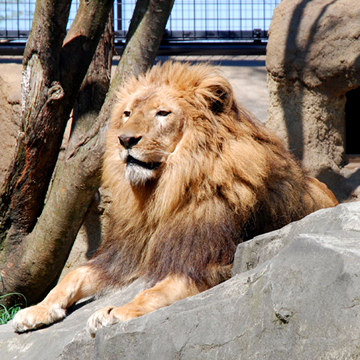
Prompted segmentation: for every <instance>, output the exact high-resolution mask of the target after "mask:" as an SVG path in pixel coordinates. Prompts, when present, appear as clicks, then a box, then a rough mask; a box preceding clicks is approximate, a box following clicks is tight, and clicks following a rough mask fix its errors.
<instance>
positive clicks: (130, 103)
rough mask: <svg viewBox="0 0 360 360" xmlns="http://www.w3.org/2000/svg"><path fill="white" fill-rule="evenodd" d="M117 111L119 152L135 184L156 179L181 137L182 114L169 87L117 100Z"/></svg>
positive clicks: (128, 174) (126, 170)
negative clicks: (121, 101) (118, 102)
mask: <svg viewBox="0 0 360 360" xmlns="http://www.w3.org/2000/svg"><path fill="white" fill-rule="evenodd" d="M118 106H119V108H118V109H117V111H116V114H117V117H118V119H115V121H118V124H119V129H118V132H117V137H118V141H119V144H118V146H119V153H120V158H121V160H122V162H123V163H124V164H125V165H126V168H125V176H126V178H127V179H128V180H129V181H130V183H131V184H132V185H134V186H137V185H144V184H145V183H146V182H147V181H149V180H155V179H157V178H158V177H159V176H160V174H161V171H162V168H163V167H164V164H165V163H166V160H167V158H168V156H169V155H171V154H172V153H173V152H174V151H175V149H176V146H177V144H178V143H179V141H180V140H181V138H182V135H183V127H184V116H183V112H182V109H181V107H180V106H179V104H178V102H177V101H176V100H175V99H174V97H173V96H171V91H170V89H166V88H164V89H162V91H159V89H147V91H142V92H140V93H136V94H133V95H132V96H131V97H130V99H127V101H125V102H123V103H120V104H119V105H118Z"/></svg>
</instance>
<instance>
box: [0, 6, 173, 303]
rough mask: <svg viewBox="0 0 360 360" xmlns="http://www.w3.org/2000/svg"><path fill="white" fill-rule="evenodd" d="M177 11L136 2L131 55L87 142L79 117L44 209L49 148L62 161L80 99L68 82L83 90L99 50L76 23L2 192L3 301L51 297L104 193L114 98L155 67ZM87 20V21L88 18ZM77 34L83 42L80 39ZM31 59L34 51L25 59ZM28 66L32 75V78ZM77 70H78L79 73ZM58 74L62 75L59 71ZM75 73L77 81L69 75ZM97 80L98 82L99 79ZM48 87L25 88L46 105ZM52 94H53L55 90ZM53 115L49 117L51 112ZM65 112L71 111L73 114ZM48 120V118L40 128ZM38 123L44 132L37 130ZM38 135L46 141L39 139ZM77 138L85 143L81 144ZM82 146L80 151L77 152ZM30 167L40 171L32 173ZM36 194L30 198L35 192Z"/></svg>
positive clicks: (128, 53) (39, 70)
mask: <svg viewBox="0 0 360 360" xmlns="http://www.w3.org/2000/svg"><path fill="white" fill-rule="evenodd" d="M90 3H92V2H85V3H82V5H80V8H79V11H83V12H84V11H86V10H88V8H87V7H86V6H87V5H89V4H90ZM84 4H87V5H84ZM172 5H173V0H171V1H160V0H156V1H155V0H150V1H149V0H146V1H144V0H139V1H138V2H137V6H136V8H135V11H134V16H133V19H132V22H131V26H130V31H129V36H128V39H127V43H126V47H125V50H124V54H123V56H122V58H121V61H120V63H119V66H118V69H117V74H116V76H115V78H114V79H113V81H112V83H111V86H110V90H109V92H108V94H107V96H106V100H105V103H104V105H103V107H102V109H101V113H100V115H99V116H98V118H97V121H96V124H95V125H94V126H93V127H92V128H91V129H90V130H89V131H88V132H87V133H86V135H81V134H82V131H83V130H87V129H89V128H90V126H89V124H88V123H87V120H84V119H85V117H84V118H83V117H80V118H79V119H77V121H76V122H75V127H74V129H73V131H72V140H71V141H70V145H69V149H68V150H67V152H66V157H65V159H64V161H63V162H61V163H60V164H59V166H58V168H57V171H56V175H55V177H54V182H53V185H52V188H51V191H50V193H49V195H48V199H47V201H46V204H45V206H44V209H43V201H44V199H45V195H46V192H47V189H48V186H46V187H45V185H44V186H43V185H42V184H45V183H46V181H47V185H49V183H50V179H51V173H52V171H51V173H50V171H48V170H47V171H45V169H43V168H42V167H45V168H47V167H50V165H49V163H50V162H51V166H52V168H53V167H54V165H53V162H52V161H50V153H49V152H50V148H51V150H52V152H51V157H52V156H54V157H55V158H56V157H57V153H58V151H59V148H60V144H61V142H60V141H59V140H56V139H55V137H57V136H58V135H57V134H58V133H61V134H63V132H64V129H65V124H66V121H64V120H63V119H64V116H65V115H66V114H69V113H70V110H71V108H72V106H73V103H74V100H73V99H75V95H74V94H73V92H75V91H74V89H73V88H72V86H71V82H70V83H66V84H65V83H64V80H65V79H70V80H71V81H73V84H78V81H79V80H78V78H79V74H76V72H78V73H79V72H83V68H84V67H85V65H86V62H85V54H84V52H85V50H84V49H88V46H89V47H91V46H92V45H91V44H92V43H91V41H90V39H91V37H90V36H85V37H84V34H85V33H87V31H88V33H89V32H90V28H91V27H89V26H82V27H81V22H80V21H79V19H81V16H77V18H76V19H75V21H74V25H73V27H72V30H70V31H69V33H68V35H67V37H66V39H65V40H64V47H63V48H62V50H61V52H60V60H58V65H59V67H58V68H59V70H58V73H59V77H60V79H61V81H59V82H56V81H55V80H54V81H52V82H51V83H50V84H51V86H50V88H49V87H48V88H46V90H45V91H46V92H47V93H48V95H50V96H48V98H47V99H46V101H43V102H42V106H40V107H39V109H38V107H36V109H38V110H37V113H38V114H37V118H36V117H35V115H33V112H34V111H25V112H24V114H23V119H25V121H23V122H24V123H25V124H28V125H27V126H25V127H24V130H25V136H24V139H22V140H21V141H19V149H21V146H22V149H23V150H22V151H20V150H19V151H18V154H20V155H18V162H17V163H16V164H15V165H14V167H13V171H12V172H11V174H10V176H9V181H8V183H7V184H10V185H7V186H6V187H5V191H4V192H3V194H5V195H2V198H1V200H3V199H4V200H6V201H2V203H1V205H0V220H1V224H0V233H2V234H0V236H2V238H0V242H1V240H2V244H1V249H0V251H1V253H0V269H1V276H2V278H1V279H2V286H3V289H0V290H2V291H1V292H0V294H6V293H10V292H21V293H22V294H24V295H25V296H26V298H27V299H28V304H31V303H33V302H36V301H38V300H39V299H40V298H41V297H42V296H43V295H44V293H43V292H44V290H48V288H49V287H50V286H51V285H52V284H53V282H54V280H56V278H57V277H58V275H59V274H60V272H61V269H62V267H63V265H64V263H65V261H66V258H67V256H68V254H69V251H70V249H71V246H72V244H73V241H74V239H75V237H76V234H77V231H78V229H79V227H80V225H81V222H82V220H83V217H84V215H85V212H86V209H87V207H88V205H89V203H90V202H91V199H92V197H93V195H94V192H95V191H96V189H97V188H98V186H99V172H100V168H101V158H102V155H103V151H104V145H103V144H104V137H105V131H106V124H107V120H108V118H109V117H110V114H111V109H112V105H113V104H114V102H115V101H116V94H115V91H116V89H118V87H119V86H121V84H122V83H123V80H124V78H126V77H127V76H129V75H130V74H135V75H137V74H139V73H141V72H144V71H145V70H147V69H148V68H149V67H151V65H152V64H153V62H154V59H155V56H156V53H157V50H158V47H159V45H160V41H161V37H162V34H163V31H164V29H165V25H166V22H167V19H168V16H169V14H170V12H171V8H172ZM81 6H82V8H81ZM98 11H99V10H98ZM91 13H92V14H94V13H95V14H96V12H90V11H89V12H88V13H87V14H91ZM78 14H79V12H78ZM99 16H100V15H99ZM99 16H98V17H99ZM83 18H87V17H86V16H85V15H84V16H83ZM77 19H78V20H77ZM95 23H97V21H95ZM80 27H81V29H80ZM34 32H35V31H34ZM88 33H87V34H88ZM77 34H81V35H78V36H77ZM85 39H86V40H85ZM29 40H30V39H29ZM31 43H33V42H30V44H31ZM35 43H37V41H35ZM79 48H80V49H79ZM71 49H76V53H74V54H72V55H71V57H72V59H73V61H74V63H72V61H70V60H69V57H70V50H71ZM74 51H75V50H74ZM28 53H29V50H27V51H26V53H25V54H28ZM78 53H80V54H78ZM139 53H140V54H141V55H140V56H139ZM31 54H32V55H31V56H29V55H26V56H25V60H24V69H25V76H24V78H25V80H26V79H29V80H30V82H32V84H34V85H35V84H39V79H42V78H43V77H44V73H45V71H43V70H42V67H43V66H42V62H41V52H36V51H35V50H34V51H33V52H31ZM37 54H40V55H39V56H38V55H37ZM26 59H28V60H26ZM30 63H31V66H30V65H29V64H30ZM74 64H75V65H74ZM76 64H77V65H76ZM36 65H37V68H36V71H35V72H34V71H33V68H34V66H36ZM29 66H30V69H31V76H30V74H29V73H30V72H29V71H28V69H29ZM72 66H75V69H74V68H73V67H72ZM80 69H81V70H80ZM52 71H53V72H54V73H56V71H55V70H54V69H53V70H52ZM68 72H70V73H71V74H68V76H66V74H67V73H68ZM34 73H35V74H40V75H41V76H38V78H39V79H37V80H38V81H34V80H33V74H34ZM91 81H93V79H92V78H91ZM45 83H46V82H45V81H41V82H40V85H38V86H37V88H36V89H35V90H34V88H35V87H34V85H30V86H29V85H27V83H26V81H25V86H24V87H25V90H27V89H28V91H29V94H28V97H29V98H30V99H31V100H33V102H34V104H36V105H37V104H38V103H39V100H38V99H40V96H38V94H40V95H42V98H46V96H45V95H44V94H43V87H45ZM98 83H99V82H98V81H97V84H98ZM60 84H61V85H60ZM79 86H80V84H79ZM51 89H52V91H49V90H51ZM76 92H77V90H76ZM70 93H71V94H70ZM28 102H29V101H28ZM48 108H49V110H47V109H48ZM64 108H66V109H67V112H65V110H64ZM77 109H79V108H77ZM45 110H46V112H45ZM43 112H44V115H43V116H42V117H41V116H40V117H39V114H40V115H42V113H43ZM76 112H77V110H76V109H75V111H74V113H75V114H76ZM95 112H96V111H95ZM45 115H46V119H45V120H43V121H41V120H42V119H44V118H45ZM31 116H33V118H34V120H33V121H32V122H30V121H28V119H33V118H32V117H31ZM54 119H56V121H54ZM35 120H36V121H35ZM39 121H40V125H38V124H37V122H39ZM30 125H31V126H30ZM34 125H36V126H37V128H36V129H38V130H36V131H34V130H33V128H34ZM50 125H51V126H50ZM27 128H29V130H28V131H29V132H30V133H31V134H32V135H33V137H34V139H35V140H34V143H36V145H37V147H35V150H33V148H31V150H33V152H30V153H29V150H28V148H26V147H25V145H27V144H28V141H27V139H28V135H27V133H26V129H27ZM81 129H83V130H81ZM51 131H54V133H55V134H54V135H52V132H51ZM79 134H80V136H79ZM39 135H41V138H42V139H44V140H40V139H39ZM76 139H79V141H75V140H76ZM25 140H26V141H25ZM49 142H53V143H56V147H57V152H56V151H54V150H53V149H52V148H53V147H55V145H52V146H50V145H49V144H48V143H49ZM75 143H76V145H74V144H75ZM40 144H41V146H40ZM39 148H40V150H41V151H40V150H39ZM54 154H55V155H54ZM41 156H43V158H41ZM31 161H33V162H34V164H33V165H32V166H31V167H30V166H29V165H30V164H32V162H31ZM19 169H20V170H19ZM29 170H31V171H29ZM45 173H46V174H45ZM48 173H50V175H49V174H48ZM45 175H46V176H45ZM45 178H46V180H45ZM31 186H32V187H31ZM40 188H41V190H40ZM29 189H30V190H31V192H29V193H28V192H27V191H28V190H29ZM18 194H21V195H22V196H20V195H18ZM26 200H27V201H28V203H26ZM11 204H12V206H11ZM40 215H41V216H40ZM12 300H13V298H11V297H7V298H6V299H5V300H4V301H2V302H3V303H8V304H9V303H10V302H12Z"/></svg>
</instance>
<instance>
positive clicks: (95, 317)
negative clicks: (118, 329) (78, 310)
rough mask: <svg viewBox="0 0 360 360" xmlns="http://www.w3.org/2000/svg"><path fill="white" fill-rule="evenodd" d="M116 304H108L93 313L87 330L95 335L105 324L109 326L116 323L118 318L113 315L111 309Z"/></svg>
mask: <svg viewBox="0 0 360 360" xmlns="http://www.w3.org/2000/svg"><path fill="white" fill-rule="evenodd" d="M114 308H115V306H107V307H105V308H103V309H100V310H98V311H96V312H95V313H94V314H92V315H91V316H90V318H89V320H88V322H87V330H88V332H89V333H90V335H91V337H94V336H95V333H96V331H97V330H99V329H101V328H103V327H104V326H108V325H111V324H114V323H115V322H116V319H114V318H113V316H112V315H111V310H113V309H114Z"/></svg>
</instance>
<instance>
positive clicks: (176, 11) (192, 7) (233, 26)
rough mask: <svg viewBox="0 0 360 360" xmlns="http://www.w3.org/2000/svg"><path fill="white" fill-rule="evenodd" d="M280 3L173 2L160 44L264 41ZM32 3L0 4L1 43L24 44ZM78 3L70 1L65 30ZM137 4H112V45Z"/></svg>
mask: <svg viewBox="0 0 360 360" xmlns="http://www.w3.org/2000/svg"><path fill="white" fill-rule="evenodd" d="M280 1H281V0H175V3H174V7H173V10H172V13H171V16H170V18H169V20H168V23H167V25H166V31H165V34H164V37H163V40H164V41H166V42H170V43H178V44H180V43H188V42H199V43H206V42H210V41H211V42H219V43H221V42H238V41H245V42H254V41H266V40H267V33H268V29H269V25H270V22H271V19H272V14H273V10H274V8H275V7H276V6H277V5H278V4H279V3H280ZM35 3H36V1H35V0H0V42H26V40H27V37H28V35H29V32H30V29H31V23H32V17H33V14H34V11H35ZM78 3H79V0H73V3H72V6H71V9H70V16H69V23H68V27H70V25H71V22H72V21H73V19H74V18H75V14H76V10H77V7H78ZM135 3H136V1H134V0H123V1H115V2H114V30H115V41H116V42H117V43H121V42H123V41H124V40H125V38H126V33H127V29H128V26H129V22H130V19H131V16H132V13H133V9H134V7H135Z"/></svg>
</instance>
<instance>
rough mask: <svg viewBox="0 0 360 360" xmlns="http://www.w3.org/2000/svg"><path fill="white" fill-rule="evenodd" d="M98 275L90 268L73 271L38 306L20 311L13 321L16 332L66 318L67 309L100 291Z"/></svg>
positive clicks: (84, 267)
mask: <svg viewBox="0 0 360 360" xmlns="http://www.w3.org/2000/svg"><path fill="white" fill-rule="evenodd" d="M99 284H100V282H99V281H98V275H97V274H96V272H95V271H94V270H93V269H92V268H91V267H89V266H82V267H80V268H78V269H76V270H74V271H71V272H70V273H69V274H68V275H67V276H65V278H64V279H63V280H62V281H61V282H60V283H59V284H58V285H57V286H56V287H55V288H54V289H52V290H51V291H50V293H49V294H48V295H47V296H46V298H45V299H44V300H43V301H42V302H40V303H39V304H37V305H34V306H31V307H28V308H26V309H23V310H21V311H19V312H18V313H17V314H16V316H15V317H14V320H13V326H14V328H15V331H16V332H24V331H28V330H33V329H37V328H39V327H41V326H44V325H49V324H52V323H54V322H56V321H59V320H61V319H63V318H64V317H65V316H66V309H67V308H68V307H69V306H71V305H72V304H74V303H75V302H76V301H78V300H80V299H82V298H84V297H87V296H91V295H94V294H95V293H96V292H97V291H99V290H100V289H99Z"/></svg>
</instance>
